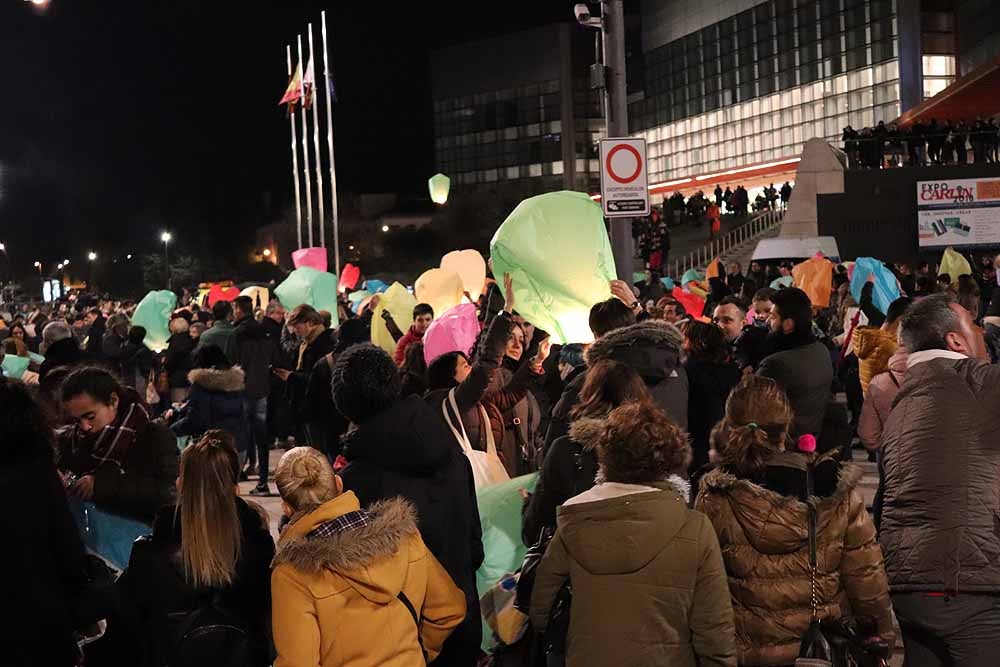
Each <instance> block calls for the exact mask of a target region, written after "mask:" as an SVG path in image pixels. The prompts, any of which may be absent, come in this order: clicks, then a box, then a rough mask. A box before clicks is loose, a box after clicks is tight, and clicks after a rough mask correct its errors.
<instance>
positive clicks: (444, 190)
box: [427, 174, 451, 204]
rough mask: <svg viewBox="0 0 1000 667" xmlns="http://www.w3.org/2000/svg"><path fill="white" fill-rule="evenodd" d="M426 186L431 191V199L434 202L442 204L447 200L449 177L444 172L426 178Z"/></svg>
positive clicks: (449, 184) (449, 188) (449, 187)
mask: <svg viewBox="0 0 1000 667" xmlns="http://www.w3.org/2000/svg"><path fill="white" fill-rule="evenodd" d="M427 188H428V189H429V190H430V192H431V201H432V202H434V203H435V204H443V203H445V202H446V201H448V192H449V191H450V190H451V179H450V178H448V177H447V176H445V175H444V174H434V175H433V176H431V177H430V178H429V179H427Z"/></svg>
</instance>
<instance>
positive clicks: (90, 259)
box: [87, 250, 97, 292]
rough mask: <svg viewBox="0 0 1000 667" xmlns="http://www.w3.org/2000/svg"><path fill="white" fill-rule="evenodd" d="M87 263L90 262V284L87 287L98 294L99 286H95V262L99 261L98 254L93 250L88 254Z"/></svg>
mask: <svg viewBox="0 0 1000 667" xmlns="http://www.w3.org/2000/svg"><path fill="white" fill-rule="evenodd" d="M87 261H88V262H90V284H89V285H87V287H89V288H90V289H92V290H94V291H95V292H96V291H97V286H96V285H95V284H94V262H96V261H97V253H96V252H94V251H93V250H91V251H90V252H89V253H87Z"/></svg>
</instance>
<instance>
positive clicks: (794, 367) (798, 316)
mask: <svg viewBox="0 0 1000 667" xmlns="http://www.w3.org/2000/svg"><path fill="white" fill-rule="evenodd" d="M771 302H772V304H773V306H772V308H771V315H770V317H769V318H768V324H769V325H770V330H771V333H770V334H769V336H768V339H769V343H770V345H771V350H772V352H771V354H770V355H768V356H767V357H765V358H764V360H763V361H761V362H760V367H759V368H758V369H757V375H760V376H762V377H767V378H771V379H772V380H774V381H775V382H777V383H778V384H779V385H780V386H781V387H782V389H784V390H785V393H787V394H788V400H789V402H790V403H791V405H792V411H793V412H794V413H795V420H794V422H793V423H792V433H791V435H792V437H793V438H798V437H799V436H801V435H805V434H807V433H808V434H811V435H813V436H816V437H819V435H820V432H821V431H822V428H823V417H824V415H825V414H826V406H827V404H828V403H829V402H830V396H831V391H830V386H831V384H832V383H833V363H832V362H831V360H830V352H829V350H827V348H826V346H825V345H823V343H821V342H819V341H818V340H816V337H815V336H814V335H813V332H812V303H811V302H810V301H809V297H808V296H807V295H806V293H805V292H803V291H802V290H800V289H798V288H797V287H789V288H787V289H783V290H780V291H778V292H775V293H774V295H773V296H772V297H771Z"/></svg>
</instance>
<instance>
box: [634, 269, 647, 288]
mask: <svg viewBox="0 0 1000 667" xmlns="http://www.w3.org/2000/svg"><path fill="white" fill-rule="evenodd" d="M643 282H646V272H645V271H633V272H632V284H633V285H638V284H639V283H643Z"/></svg>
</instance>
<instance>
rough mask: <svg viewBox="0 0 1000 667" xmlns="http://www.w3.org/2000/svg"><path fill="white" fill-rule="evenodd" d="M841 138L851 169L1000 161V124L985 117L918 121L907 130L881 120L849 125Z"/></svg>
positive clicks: (993, 119)
mask: <svg viewBox="0 0 1000 667" xmlns="http://www.w3.org/2000/svg"><path fill="white" fill-rule="evenodd" d="M841 138H842V141H843V144H844V152H845V153H846V154H847V167H848V169H884V168H889V167H902V166H904V165H906V166H911V167H912V166H920V167H923V166H927V165H932V164H933V165H949V164H985V163H987V162H992V163H995V162H997V160H998V153H997V151H998V149H1000V125H997V121H996V119H995V118H985V119H984V118H983V117H981V116H980V117H978V118H976V120H975V121H974V122H969V121H966V120H964V119H962V120H958V121H955V122H952V121H950V120H946V121H944V122H941V123H939V122H938V121H937V119H935V118H932V119H930V121H928V122H927V123H924V122H923V121H920V120H917V121H915V122H914V123H913V124H911V125H909V126H907V127H899V126H898V125H897V124H896V123H889V124H888V125H886V123H885V121H879V123H878V125H876V126H875V127H864V128H861V129H860V130H855V129H854V128H852V127H851V126H850V125H848V126H847V127H845V128H844V131H843V134H842V137H841Z"/></svg>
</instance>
